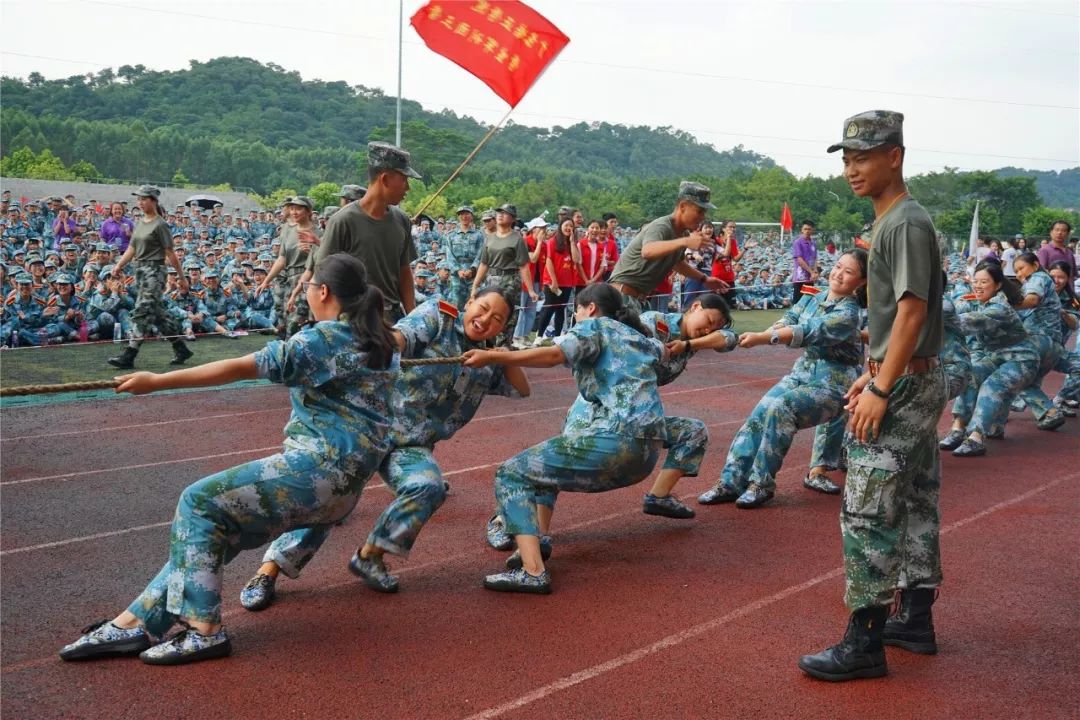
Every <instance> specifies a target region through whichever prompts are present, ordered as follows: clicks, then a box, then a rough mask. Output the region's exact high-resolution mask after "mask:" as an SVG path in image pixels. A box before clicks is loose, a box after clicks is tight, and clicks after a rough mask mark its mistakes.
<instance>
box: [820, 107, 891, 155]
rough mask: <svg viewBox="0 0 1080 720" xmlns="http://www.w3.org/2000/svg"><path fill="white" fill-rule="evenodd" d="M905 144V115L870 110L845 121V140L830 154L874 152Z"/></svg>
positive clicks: (889, 111) (830, 149)
mask: <svg viewBox="0 0 1080 720" xmlns="http://www.w3.org/2000/svg"><path fill="white" fill-rule="evenodd" d="M886 144H891V145H900V146H903V144H904V115H903V113H898V112H893V111H892V110H868V111H867V112H862V113H859V114H858V115H852V116H851V117H849V118H848V119H847V120H845V121H844V139H843V140H841V141H840V142H838V143H836V144H835V145H830V146H829V149H828V152H836V151H837V150H840V149H846V150H872V149H874V148H876V147H879V146H881V145H886Z"/></svg>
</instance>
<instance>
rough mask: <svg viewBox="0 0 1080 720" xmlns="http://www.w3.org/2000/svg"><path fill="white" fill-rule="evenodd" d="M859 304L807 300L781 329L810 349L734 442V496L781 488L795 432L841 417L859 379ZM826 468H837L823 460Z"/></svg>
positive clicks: (725, 474) (729, 478)
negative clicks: (779, 477)
mask: <svg viewBox="0 0 1080 720" xmlns="http://www.w3.org/2000/svg"><path fill="white" fill-rule="evenodd" d="M861 324H862V323H861V319H860V312H859V305H858V303H857V302H856V301H855V299H854V298H851V297H842V298H837V299H835V300H829V299H828V298H827V295H826V294H825V293H822V294H820V295H807V296H804V297H803V298H802V300H800V301H799V302H798V303H797V304H796V305H795V307H793V308H791V309H790V310H789V311H788V312H786V313H784V317H783V318H782V319H781V320H780V321H779V323H778V325H780V326H786V327H790V328H791V329H792V332H793V333H794V337H793V338H792V340H791V343H790V345H789V347H793V348H802V347H804V348H806V352H805V353H804V354H803V355H802V357H800V358H799V359H798V360H796V361H795V365H794V367H792V369H791V372H790V373H788V374H787V375H785V376H784V377H783V378H781V380H780V382H778V383H777V384H776V385H775V386H773V388H772V389H771V390H769V391H768V392H767V393H765V396H764V397H763V398H762V399H761V400H760V401H759V402H758V404H757V406H756V407H755V408H754V410H753V412H751V414H750V417H749V418H747V420H746V422H745V423H744V424H743V426H742V427H741V428H739V431H738V432H737V433H736V434H735V437H734V439H733V440H732V442H731V449H730V450H728V455H727V460H726V461H725V462H724V469H723V470H722V471H721V473H720V484H721V485H723V486H725V487H726V488H727V489H728V490H730V491H732V492H739V493H742V492H745V491H746V490H747V488H748V487H749V486H750V485H756V486H757V487H758V488H760V489H762V490H766V491H772V490H773V489H774V488H775V487H776V473H777V472H779V470H780V466H781V465H782V464H783V461H784V456H785V455H786V454H787V451H788V449H789V448H790V447H791V443H792V440H794V438H795V433H796V432H797V431H798V430H801V429H803V428H809V427H814V426H815V425H821V424H823V423H828V422H830V421H832V420H833V419H834V418H836V417H837V416H839V415H840V414H841V412H842V411H843V409H844V405H845V404H846V401H845V400H844V393H846V392H847V389H848V388H849V387H850V386H851V384H852V383H853V382H854V381H855V380H856V379H857V378H858V377H859V368H860V365H861V364H862V357H863V345H862V339H861V338H860V336H859V328H860V326H861ZM821 463H822V464H824V465H827V466H828V465H835V463H833V462H829V461H826V460H821Z"/></svg>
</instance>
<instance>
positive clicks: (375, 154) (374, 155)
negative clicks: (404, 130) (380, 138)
mask: <svg viewBox="0 0 1080 720" xmlns="http://www.w3.org/2000/svg"><path fill="white" fill-rule="evenodd" d="M411 163H412V156H411V155H410V154H409V151H408V150H403V149H402V148H399V147H398V146H397V145H391V144H390V143H384V142H370V143H368V167H369V168H372V169H374V170H396V171H397V172H399V173H401V174H402V175H405V176H406V177H411V178H416V179H417V180H421V179H423V175H421V174H420V173H418V172H416V171H415V170H413V168H412V164H411Z"/></svg>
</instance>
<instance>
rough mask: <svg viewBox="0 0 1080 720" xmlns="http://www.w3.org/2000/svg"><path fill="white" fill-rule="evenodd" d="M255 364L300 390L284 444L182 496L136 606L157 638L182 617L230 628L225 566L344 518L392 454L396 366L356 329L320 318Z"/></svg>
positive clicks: (257, 356)
mask: <svg viewBox="0 0 1080 720" xmlns="http://www.w3.org/2000/svg"><path fill="white" fill-rule="evenodd" d="M255 362H256V366H257V368H258V375H259V377H261V378H266V379H268V380H271V381H273V382H277V383H281V384H284V385H286V386H288V387H289V389H290V390H289V394H290V398H291V401H292V415H291V416H290V417H289V422H288V423H287V424H286V425H285V443H284V447H283V448H282V451H281V452H280V453H278V454H277V455H273V456H271V457H268V458H263V459H261V460H255V461H252V462H249V463H245V464H243V465H238V466H236V467H234V468H230V469H228V470H224V471H222V472H219V473H216V474H214V475H211V476H209V477H207V478H204V479H202V480H200V481H198V482H196V483H194V484H193V485H190V486H188V488H187V489H186V490H184V491H183V493H181V495H180V502H179V504H178V505H177V508H176V515H175V516H174V518H173V524H172V531H171V533H170V552H169V560H168V562H166V563H165V566H164V567H163V568H162V569H161V572H159V573H158V575H157V577H155V578H154V579H153V580H152V581H151V582H150V584H149V585H148V586H147V587H146V589H145V590H144V591H143V592H142V594H141V595H139V597H137V598H136V599H135V601H134V602H133V603H132V604H131V606H130V607H129V608H128V610H129V611H130V612H131V613H133V614H134V615H135V616H136V617H138V618H139V620H140V621H141V623H142V624H143V626H144V627H145V628H146V631H147V633H148V634H150V635H151V636H154V637H162V636H164V635H165V633H166V632H167V631H168V630H169V628H171V627H172V626H173V625H174V624H175V623H176V622H177V621H178V620H179V619H180V618H189V619H193V620H198V621H202V622H206V623H212V624H217V623H220V622H221V579H222V574H223V569H224V566H225V564H227V563H228V562H229V561H230V560H232V559H233V558H234V557H236V555H237V554H238V553H239V552H240V551H241V550H247V549H251V548H256V547H259V546H260V545H263V544H264V543H266V542H268V541H269V540H271V539H273V538H275V537H277V536H278V535H280V534H281V533H283V532H288V531H290V530H294V529H296V528H299V527H310V528H316V529H317V528H324V527H329V526H330V525H332V524H334V523H336V522H340V521H341V520H342V519H344V518H345V517H347V516H348V515H349V513H351V512H352V510H353V508H354V507H355V506H356V502H357V500H359V498H360V494H361V492H362V491H363V489H364V485H365V484H366V483H367V480H368V478H370V477H371V474H372V473H373V472H374V471H375V468H377V467H378V466H379V464H380V463H382V461H383V460H384V459H385V457H386V454H387V452H388V451H389V444H388V442H387V435H388V433H389V430H390V427H389V422H388V420H387V418H388V417H389V412H390V409H389V407H388V404H387V398H388V396H389V393H388V388H389V385H390V383H392V382H393V380H394V375H395V374H396V370H397V368H396V361H395V363H394V367H391V368H390V369H388V370H371V369H369V368H368V367H367V362H368V357H367V354H366V353H363V352H361V351H360V350H359V349H358V348H357V346H356V337H355V336H354V335H353V334H352V332H351V331H350V329H349V326H348V324H347V323H343V322H334V321H327V322H320V323H318V324H317V325H315V327H313V328H310V329H307V330H303V331H301V332H299V333H297V334H296V335H295V336H293V337H292V338H291V339H290V340H288V341H285V342H281V341H275V342H271V343H269V344H268V345H267V346H266V347H265V348H264V349H262V350H260V351H259V352H257V353H255Z"/></svg>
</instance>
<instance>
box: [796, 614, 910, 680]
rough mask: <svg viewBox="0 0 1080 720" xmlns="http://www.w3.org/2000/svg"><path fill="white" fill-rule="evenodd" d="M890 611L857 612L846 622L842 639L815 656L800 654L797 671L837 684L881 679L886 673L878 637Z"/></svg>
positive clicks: (886, 666) (887, 667)
mask: <svg viewBox="0 0 1080 720" xmlns="http://www.w3.org/2000/svg"><path fill="white" fill-rule="evenodd" d="M888 617H889V608H888V607H884V606H880V607H869V608H863V609H862V610H856V611H855V612H854V613H852V615H851V620H850V621H848V626H847V632H845V633H844V639H843V640H841V641H840V642H839V643H838V644H836V645H833V646H832V647H830V648H826V649H825V650H822V651H821V652H819V653H818V654H817V655H803V656H802V658H801V659H800V660H799V668H800V669H802V671H803V672H805V673H806V674H807V675H810V676H812V677H816V678H818V679H819V680H829V681H831V682H840V681H842V680H856V679H858V678H875V677H883V676H884V675H887V674H888V673H889V666H888V665H887V664H886V663H885V646H884V645H882V642H881V634H882V631H883V630H884V629H885V620H886V619H887V618H888Z"/></svg>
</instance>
